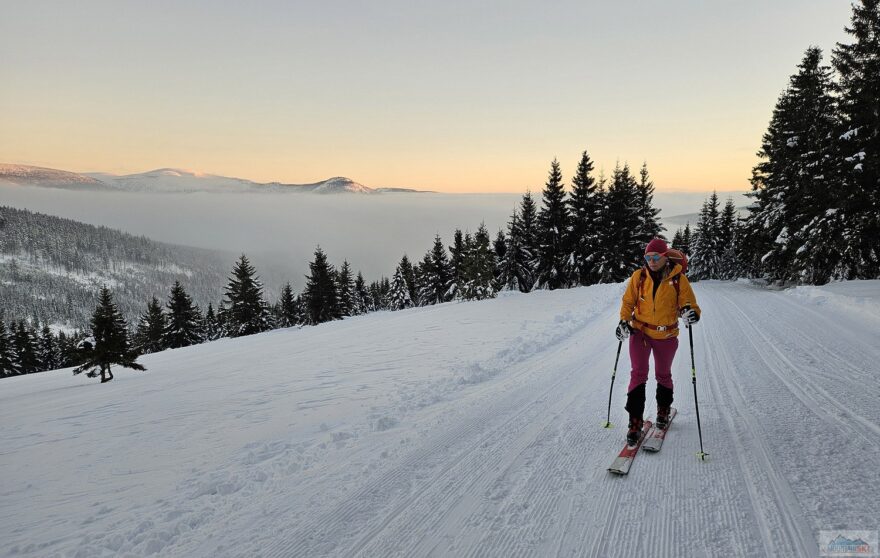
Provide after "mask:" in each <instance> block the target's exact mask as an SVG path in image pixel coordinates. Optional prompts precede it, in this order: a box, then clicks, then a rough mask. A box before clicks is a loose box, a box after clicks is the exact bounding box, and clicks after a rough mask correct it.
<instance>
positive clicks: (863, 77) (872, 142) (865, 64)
mask: <svg viewBox="0 0 880 558" xmlns="http://www.w3.org/2000/svg"><path fill="white" fill-rule="evenodd" d="M852 8H853V13H852V19H851V20H850V26H849V27H847V28H845V30H846V33H847V34H848V35H850V37H851V39H852V42H851V43H849V44H843V43H837V46H836V48H835V49H834V51H833V57H832V64H833V65H834V68H835V69H836V70H837V73H838V74H839V76H840V79H839V87H838V91H839V98H840V112H841V113H842V115H843V124H844V125H843V128H842V133H841V134H840V135H839V137H840V139H841V142H840V146H841V149H842V156H841V158H840V162H841V163H842V165H843V169H842V170H843V179H842V188H841V190H842V195H841V196H840V197H841V200H840V206H841V207H839V208H838V207H836V206H832V208H831V209H837V211H836V212H835V213H833V214H831V217H833V218H834V219H835V220H836V221H837V222H838V224H839V225H840V226H842V227H845V229H844V232H843V236H844V238H845V241H843V242H841V241H838V242H839V243H841V244H844V243H845V246H843V248H844V250H845V253H844V256H843V262H842V267H843V268H844V269H842V270H840V269H839V270H838V271H837V272H836V273H834V275H835V276H841V277H842V278H849V279H874V278H877V277H880V242H878V241H877V239H878V238H880V109H878V107H880V0H857V1H856V2H854V3H853V4H852ZM831 226H832V224H829V225H828V227H829V228H830V227H831ZM817 237H818V235H817ZM816 250H817V248H814V249H813V250H812V251H813V252H816Z"/></svg>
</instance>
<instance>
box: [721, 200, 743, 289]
mask: <svg viewBox="0 0 880 558" xmlns="http://www.w3.org/2000/svg"><path fill="white" fill-rule="evenodd" d="M738 228H739V227H738V219H737V216H736V206H735V205H734V203H733V198H727V203H725V204H724V209H723V210H722V211H721V218H720V220H719V231H718V238H719V240H720V248H719V255H720V258H721V260H720V262H719V268H720V277H719V278H720V279H736V278H737V277H739V276H740V269H739V266H738V263H737V262H738V260H737V255H738V250H737V243H738V242H739V230H738Z"/></svg>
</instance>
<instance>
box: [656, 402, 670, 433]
mask: <svg viewBox="0 0 880 558" xmlns="http://www.w3.org/2000/svg"><path fill="white" fill-rule="evenodd" d="M669 409H670V407H657V422H655V423H654V425H655V426H656V427H657V428H659V429H660V430H665V429H666V427H667V426H669Z"/></svg>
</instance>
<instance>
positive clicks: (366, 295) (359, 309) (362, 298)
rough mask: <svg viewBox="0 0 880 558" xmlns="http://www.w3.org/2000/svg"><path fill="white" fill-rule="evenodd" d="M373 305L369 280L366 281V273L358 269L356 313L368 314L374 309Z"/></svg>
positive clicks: (355, 294) (355, 289)
mask: <svg viewBox="0 0 880 558" xmlns="http://www.w3.org/2000/svg"><path fill="white" fill-rule="evenodd" d="M371 306H372V305H371V304H370V292H369V290H368V289H367V282H366V281H364V275H363V274H362V273H361V272H360V271H358V274H357V279H355V280H354V313H355V315H360V314H366V313H367V312H370V311H371V310H372V308H371Z"/></svg>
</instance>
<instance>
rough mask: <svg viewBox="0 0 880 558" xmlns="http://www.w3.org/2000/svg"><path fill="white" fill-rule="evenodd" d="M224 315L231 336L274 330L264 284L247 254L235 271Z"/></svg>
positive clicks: (243, 256) (230, 283)
mask: <svg viewBox="0 0 880 558" xmlns="http://www.w3.org/2000/svg"><path fill="white" fill-rule="evenodd" d="M220 313H221V314H222V315H223V322H224V326H225V329H226V332H227V333H228V334H229V336H230V337H240V336H242V335H253V334H255V333H260V332H262V331H268V330H270V329H272V323H271V315H270V312H269V304H268V303H267V302H266V300H265V298H264V297H263V284H262V283H261V282H260V280H259V278H258V277H257V276H256V270H255V269H254V267H253V266H252V265H251V263H250V261H249V260H248V258H247V256H245V255H244V254H242V255H241V257H240V258H239V260H238V262H236V264H235V266H234V267H233V269H232V276H231V277H229V282H228V283H227V285H226V297H225V299H224V301H223V305H222V306H221V308H220Z"/></svg>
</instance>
